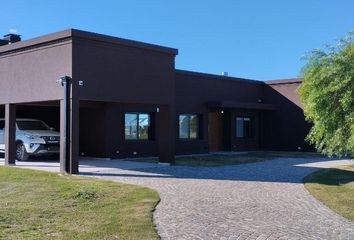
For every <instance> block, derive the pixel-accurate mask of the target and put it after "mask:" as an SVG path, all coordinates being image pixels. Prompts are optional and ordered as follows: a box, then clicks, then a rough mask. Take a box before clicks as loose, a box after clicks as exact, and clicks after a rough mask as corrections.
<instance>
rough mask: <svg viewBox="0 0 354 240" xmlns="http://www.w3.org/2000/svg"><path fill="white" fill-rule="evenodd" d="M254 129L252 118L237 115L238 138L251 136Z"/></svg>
mask: <svg viewBox="0 0 354 240" xmlns="http://www.w3.org/2000/svg"><path fill="white" fill-rule="evenodd" d="M252 130H253V129H252V119H251V118H250V117H236V137H237V138H251V137H252V134H253V131H252Z"/></svg>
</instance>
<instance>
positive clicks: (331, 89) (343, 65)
mask: <svg viewBox="0 0 354 240" xmlns="http://www.w3.org/2000/svg"><path fill="white" fill-rule="evenodd" d="M353 36H354V32H351V33H349V34H348V36H347V37H345V38H343V39H341V40H339V41H338V44H337V45H336V46H327V47H326V49H325V50H313V51H311V52H310V53H309V54H308V55H307V57H306V59H307V64H306V65H305V67H304V68H303V69H302V73H301V74H302V77H303V82H302V84H301V86H300V88H299V93H300V99H301V101H302V104H303V108H304V114H305V117H306V120H308V121H309V122H311V123H312V125H313V126H312V128H311V130H310V132H309V134H308V136H307V138H306V139H307V141H309V142H310V143H311V144H313V145H314V146H315V147H316V148H317V150H318V151H319V152H322V153H324V154H326V155H328V156H348V155H354V42H353Z"/></svg>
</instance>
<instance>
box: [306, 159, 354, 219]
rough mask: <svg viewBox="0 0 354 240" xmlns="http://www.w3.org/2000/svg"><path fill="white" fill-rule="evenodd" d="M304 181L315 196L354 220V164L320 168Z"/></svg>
mask: <svg viewBox="0 0 354 240" xmlns="http://www.w3.org/2000/svg"><path fill="white" fill-rule="evenodd" d="M304 182H305V187H306V189H307V190H308V191H309V192H310V193H311V194H312V195H313V196H314V197H316V198H317V199H318V200H320V201H321V202H322V203H323V204H325V205H326V206H328V207H329V208H331V209H332V210H333V211H335V212H337V213H339V214H340V215H342V216H344V217H346V218H348V219H350V220H352V221H354V165H350V166H344V167H340V168H336V169H324V170H319V171H317V172H315V173H313V174H311V175H309V176H307V177H306V178H305V179H304Z"/></svg>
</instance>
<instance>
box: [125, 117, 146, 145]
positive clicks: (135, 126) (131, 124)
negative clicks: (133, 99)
mask: <svg viewBox="0 0 354 240" xmlns="http://www.w3.org/2000/svg"><path fill="white" fill-rule="evenodd" d="M149 130H150V115H149V114H147V113H126V114H125V139H126V140H148V139H149V135H150V134H149Z"/></svg>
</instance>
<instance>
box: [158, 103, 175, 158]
mask: <svg viewBox="0 0 354 240" xmlns="http://www.w3.org/2000/svg"><path fill="white" fill-rule="evenodd" d="M175 125H176V119H175V109H174V106H171V105H169V106H167V105H166V106H160V111H159V112H158V113H157V128H158V131H157V142H158V153H159V163H169V164H174V163H175V142H176V137H175V136H176V135H175V132H176V130H175V129H176V126H175Z"/></svg>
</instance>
